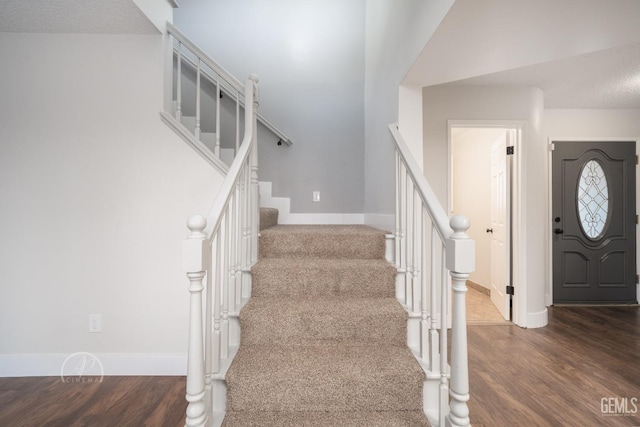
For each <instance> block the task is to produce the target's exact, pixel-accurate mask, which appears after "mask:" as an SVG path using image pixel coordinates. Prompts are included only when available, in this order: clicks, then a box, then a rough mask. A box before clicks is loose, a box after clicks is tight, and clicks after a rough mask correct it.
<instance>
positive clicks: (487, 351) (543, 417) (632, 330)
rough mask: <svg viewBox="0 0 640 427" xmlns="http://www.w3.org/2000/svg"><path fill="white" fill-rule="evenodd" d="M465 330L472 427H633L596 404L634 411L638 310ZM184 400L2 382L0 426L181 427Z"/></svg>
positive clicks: (155, 384) (175, 380)
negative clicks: (623, 403) (607, 402)
mask: <svg viewBox="0 0 640 427" xmlns="http://www.w3.org/2000/svg"><path fill="white" fill-rule="evenodd" d="M468 332H469V368H470V378H469V380H470V387H471V400H470V401H469V409H470V414H471V415H470V416H471V422H472V424H473V426H474V427H519V426H523V427H524V426H526V427H536V426H540V427H547V426H553V427H555V426H558V427H560V426H561V427H565V426H568V427H591V426H594V427H595V426H622V427H630V426H640V413H636V414H631V415H633V416H605V415H604V414H603V413H602V408H601V401H602V399H603V398H605V399H608V398H618V399H623V398H627V399H628V400H630V399H631V398H636V399H638V401H637V403H636V405H637V407H638V410H639V411H640V308H638V307H552V308H550V314H549V326H547V327H545V328H540V329H522V328H519V327H517V326H513V325H511V326H478V325H470V326H469V327H468ZM184 394H185V379H184V377H105V378H104V381H103V382H102V383H86V384H84V383H79V384H78V383H71V384H69V383H62V382H61V381H60V378H58V377H39V378H0V426H2V427H33V426H38V427H40V426H46V427H70V426H73V427H76V426H77V427H80V426H87V427H89V426H91V427H116V426H117V427H121V426H123V427H128V426H132V427H134V426H135V427H140V426H149V427H156V426H158V427H165V426H166V427H177V426H183V425H184V413H185V409H186V402H185V400H184ZM627 409H628V410H629V411H631V410H633V409H634V407H633V406H632V405H631V403H630V402H629V404H628V406H627Z"/></svg>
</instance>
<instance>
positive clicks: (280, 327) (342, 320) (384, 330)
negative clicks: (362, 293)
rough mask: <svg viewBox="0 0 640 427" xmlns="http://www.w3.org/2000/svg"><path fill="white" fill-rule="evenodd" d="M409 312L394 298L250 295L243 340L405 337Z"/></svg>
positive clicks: (383, 340)
mask: <svg viewBox="0 0 640 427" xmlns="http://www.w3.org/2000/svg"><path fill="white" fill-rule="evenodd" d="M406 325H407V312H406V311H405V310H404V309H403V308H402V307H401V306H400V304H398V302H397V300H396V299H395V298H324V299H318V300H309V299H299V300H292V299H276V298H256V297H253V298H251V300H249V302H248V303H247V305H245V307H244V308H243V309H242V311H241V312H240V330H241V334H242V335H241V342H242V344H243V345H312V344H340V343H343V344H349V345H352V344H381V345H384V344H389V345H397V346H403V345H406V342H407V328H406Z"/></svg>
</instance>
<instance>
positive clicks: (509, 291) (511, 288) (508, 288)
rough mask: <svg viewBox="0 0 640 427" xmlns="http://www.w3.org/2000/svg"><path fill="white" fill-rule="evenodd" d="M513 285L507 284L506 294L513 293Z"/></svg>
mask: <svg viewBox="0 0 640 427" xmlns="http://www.w3.org/2000/svg"><path fill="white" fill-rule="evenodd" d="M513 292H514V289H513V286H507V295H515V294H514V293H513Z"/></svg>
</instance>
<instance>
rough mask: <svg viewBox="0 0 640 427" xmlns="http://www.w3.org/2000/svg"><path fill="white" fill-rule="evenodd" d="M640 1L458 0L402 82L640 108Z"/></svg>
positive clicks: (575, 104)
mask: <svg viewBox="0 0 640 427" xmlns="http://www.w3.org/2000/svg"><path fill="white" fill-rule="evenodd" d="M639 21H640V1H638V0H562V1H558V0H536V1H531V0H456V1H455V2H454V3H453V6H452V7H451V9H450V10H449V13H448V14H447V16H446V17H445V19H444V20H443V21H442V23H441V24H440V26H439V27H438V29H437V30H436V32H435V33H434V35H433V36H432V37H431V39H430V40H429V42H428V43H427V45H426V46H425V48H424V50H423V51H422V52H421V54H420V55H419V57H418V58H417V60H416V62H415V63H414V65H413V66H412V68H411V70H409V72H408V73H407V75H406V76H405V79H404V80H403V84H405V85H414V86H433V85H439V84H449V85H451V84H453V85H463V84H464V85H498V86H504V85H510V86H511V85H518V86H535V87H539V88H541V89H542V90H543V91H544V99H545V107H547V108H640V25H638V22H639Z"/></svg>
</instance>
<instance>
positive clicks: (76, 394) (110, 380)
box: [0, 377, 187, 427]
mask: <svg viewBox="0 0 640 427" xmlns="http://www.w3.org/2000/svg"><path fill="white" fill-rule="evenodd" d="M185 386H186V381H185V378H184V377H104V380H103V382H101V383H100V382H94V383H63V382H62V381H61V380H60V377H30V378H0V426H3V427H35V426H38V427H85V426H86V427H129V426H131V427H142V426H148V427H165V426H166V427H177V426H183V425H184V419H185V410H186V408H187V403H186V401H185V399H184V395H185Z"/></svg>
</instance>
